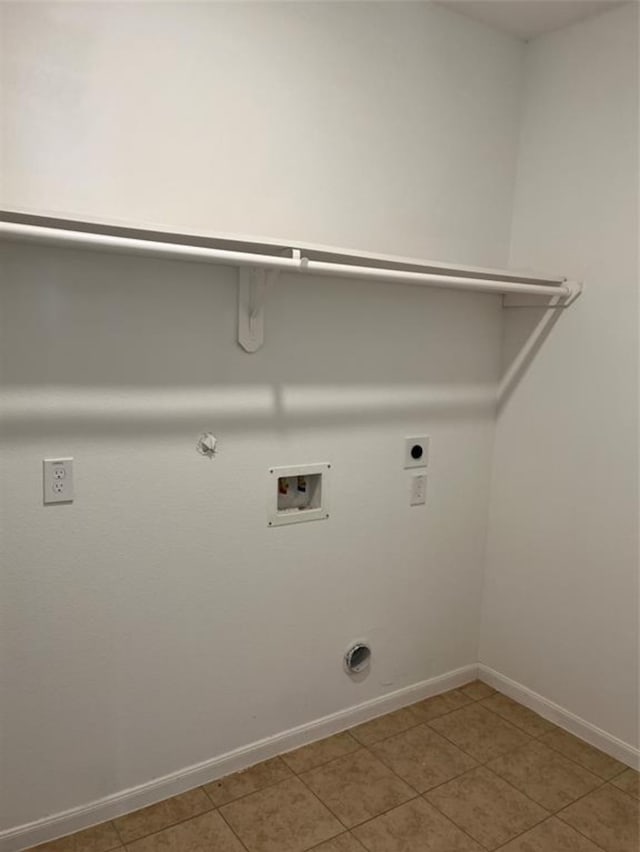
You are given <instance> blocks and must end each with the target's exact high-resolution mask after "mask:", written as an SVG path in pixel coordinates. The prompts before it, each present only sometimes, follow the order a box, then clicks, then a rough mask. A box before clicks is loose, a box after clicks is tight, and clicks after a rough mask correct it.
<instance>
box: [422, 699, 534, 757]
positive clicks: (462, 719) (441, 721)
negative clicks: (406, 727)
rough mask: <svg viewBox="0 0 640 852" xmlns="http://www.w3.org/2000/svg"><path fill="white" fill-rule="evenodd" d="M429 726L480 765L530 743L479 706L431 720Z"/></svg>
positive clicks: (473, 705) (510, 726)
mask: <svg viewBox="0 0 640 852" xmlns="http://www.w3.org/2000/svg"><path fill="white" fill-rule="evenodd" d="M429 725H430V727H432V728H433V729H434V730H435V731H437V732H438V733H439V734H442V736H443V737H446V738H447V739H448V740H451V741H452V742H453V743H455V745H457V746H458V747H459V748H461V749H462V750H463V751H466V752H467V753H468V754H470V755H471V756H472V757H475V759H476V760H479V761H480V762H481V763H482V762H484V761H485V760H490V759H491V758H492V757H497V756H498V755H500V754H504V753H505V752H506V751H510V750H512V749H514V748H517V747H518V746H521V745H524V744H525V743H527V742H529V741H530V738H529V737H528V736H527V734H525V733H524V731H521V730H520V729H519V728H514V726H513V725H511V724H510V723H509V722H505V720H504V719H501V718H500V717H499V716H496V714H495V713H492V712H491V711H490V710H487V709H486V708H485V707H482V706H481V705H480V704H470V705H469V706H468V707H463V708H462V709H461V710H455V711H454V712H453V713H448V714H447V715H446V716H440V718H438V719H432V721H431V722H429Z"/></svg>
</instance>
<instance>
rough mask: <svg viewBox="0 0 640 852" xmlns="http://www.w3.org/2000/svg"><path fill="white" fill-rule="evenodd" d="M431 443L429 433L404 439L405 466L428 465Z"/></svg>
mask: <svg viewBox="0 0 640 852" xmlns="http://www.w3.org/2000/svg"><path fill="white" fill-rule="evenodd" d="M429 443H430V439H429V436H428V435H418V436H417V437H415V438H405V439H404V466H405V468H410V467H426V466H427V464H428V462H429Z"/></svg>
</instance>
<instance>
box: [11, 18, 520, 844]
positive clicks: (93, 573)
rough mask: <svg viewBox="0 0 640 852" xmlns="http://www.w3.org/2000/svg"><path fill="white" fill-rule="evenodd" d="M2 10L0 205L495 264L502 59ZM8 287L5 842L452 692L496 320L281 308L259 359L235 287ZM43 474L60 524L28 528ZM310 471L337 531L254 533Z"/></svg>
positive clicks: (468, 613) (447, 302)
mask: <svg viewBox="0 0 640 852" xmlns="http://www.w3.org/2000/svg"><path fill="white" fill-rule="evenodd" d="M1 11H2V15H3V17H4V33H5V43H4V45H3V51H2V61H3V63H4V64H3V68H2V79H3V87H4V91H3V99H2V104H3V116H2V117H3V126H4V139H3V143H4V144H3V178H4V189H3V204H4V206H7V207H13V208H16V209H21V210H29V211H32V212H40V213H46V212H55V213H58V214H63V215H64V214H66V215H73V216H77V217H85V218H96V219H111V220H126V221H129V222H134V223H140V224H144V223H150V222H154V223H160V224H163V225H167V226H169V227H176V228H187V229H188V228H193V229H202V230H204V231H207V230H216V229H222V230H225V231H240V232H243V231H246V232H262V233H265V234H267V235H270V236H274V237H284V238H286V237H290V238H302V239H305V240H310V241H316V242H328V243H335V244H338V245H345V246H352V247H362V248H369V249H373V250H387V251H394V252H414V253H418V254H421V255H424V256H427V257H428V256H431V257H433V258H440V259H443V260H451V261H459V262H469V263H488V264H494V265H500V264H504V263H505V262H506V260H507V257H506V254H507V247H508V237H509V222H510V212H511V209H510V199H511V191H512V184H513V178H514V173H515V159H516V142H517V138H516V137H517V123H518V99H519V81H520V71H521V58H522V45H520V44H519V43H517V42H516V41H514V40H511V39H510V38H508V37H506V36H502V35H499V34H497V33H493V32H491V31H490V30H489V29H487V28H484V27H482V26H479V25H476V24H474V23H472V22H470V21H467V20H465V19H464V18H462V17H459V16H457V15H455V14H453V13H449V12H447V11H446V10H442V9H438V8H437V7H430V6H420V5H417V4H397V3H392V4H390V5H385V4H372V5H368V4H367V5H364V4H353V5H341V4H320V5H313V4H284V5H278V4H272V3H269V4H260V5H258V6H250V5H247V4H237V5H235V6H233V7H230V6H224V5H220V4H196V3H194V4H184V3H183V4H179V5H172V4H154V5H153V6H151V5H149V4H140V5H131V4H128V5H120V4H118V5H115V4H109V6H101V5H99V4H86V5H84V4H82V5H81V4H59V5H58V4H6V3H5V4H2V7H1ZM4 264H5V265H4V272H5V274H4V276H3V281H2V289H1V293H2V296H1V298H2V311H1V317H2V338H1V345H2V350H1V363H2V382H3V385H2V388H3V402H2V410H3V412H4V417H5V423H4V428H3V445H2V457H1V464H2V470H1V481H2V483H3V492H2V510H3V522H2V523H3V537H2V548H3V553H2V566H3V571H4V577H3V581H2V582H3V595H2V597H1V603H0V606H2V611H1V615H2V618H1V623H2V637H1V639H2V641H1V642H0V647H1V648H2V651H1V653H2V655H3V657H2V665H3V679H4V681H5V683H6V685H7V689H6V694H5V696H4V698H3V702H4V704H3V725H4V731H5V732H6V738H5V744H4V754H3V758H2V760H3V771H2V776H1V782H0V783H2V785H3V788H2V790H1V791H0V802H1V807H2V816H1V821H0V825H1V826H2V827H5V828H6V827H9V826H13V825H18V824H21V823H25V822H28V821H31V820H34V819H37V818H40V817H43V816H44V815H46V814H51V813H56V812H59V811H61V810H63V809H65V808H70V807H73V806H78V805H83V804H85V803H87V802H90V801H92V800H95V799H98V798H99V797H102V796H105V795H107V794H110V793H113V792H116V791H120V790H123V789H125V788H128V787H130V786H133V785H137V784H142V783H145V782H147V781H149V780H151V779H153V778H155V777H158V776H161V775H163V774H165V773H169V772H173V771H176V770H179V769H181V768H183V767H186V766H189V765H190V764H193V763H196V762H199V761H202V760H206V759H208V758H212V757H214V756H216V755H218V754H221V753H222V752H225V751H227V750H229V749H232V748H234V747H237V746H241V745H244V744H247V743H250V742H252V741H254V740H256V739H258V738H260V737H264V736H267V735H270V734H273V733H276V732H279V731H282V730H285V729H287V728H290V727H291V726H294V725H298V724H301V723H304V722H307V721H310V720H312V719H315V718H318V717H321V716H323V715H324V714H327V713H331V712H333V711H336V710H338V709H340V708H345V707H348V706H350V705H353V704H356V703H358V702H361V701H365V700H367V699H369V698H373V697H375V696H378V695H381V694H384V693H386V692H389V691H391V690H394V689H397V688H400V687H403V686H405V685H409V684H413V683H416V682H419V681H421V680H423V679H425V678H429V677H432V676H434V675H437V674H440V673H442V672H446V671H449V670H451V669H454V668H456V667H458V666H461V665H465V664H468V663H473V662H475V660H476V659H477V633H478V613H479V603H480V585H481V572H482V564H483V556H484V546H485V533H486V529H485V528H486V507H487V501H488V487H489V472H490V456H491V446H492V438H493V415H494V410H493V399H494V390H495V382H496V381H497V378H498V374H499V349H500V308H499V305H498V301H497V299H494V298H493V297H475V296H470V295H465V294H459V295H446V294H441V293H440V294H439V293H436V292H432V293H426V292H424V291H423V290H421V289H418V288H416V289H412V288H398V287H392V286H388V285H366V284H362V283H358V284H353V283H347V282H340V281H329V280H323V281H317V282H316V281H311V280H304V281H301V280H297V279H295V278H286V279H284V278H283V280H282V281H281V283H280V284H279V285H278V287H277V288H276V290H275V291H274V292H273V294H272V296H271V297H270V300H269V304H268V309H267V310H268V327H267V343H266V346H265V348H264V349H263V350H262V351H261V352H259V353H258V354H256V355H254V356H249V355H247V354H245V353H244V352H242V351H241V350H240V349H239V348H238V347H237V344H236V342H235V337H234V325H235V315H236V307H235V305H236V293H235V283H234V282H235V274H234V273H233V272H232V271H231V270H223V269H218V270H214V269H212V268H211V267H205V266H199V265H196V264H191V265H190V264H181V263H178V262H169V261H159V260H142V259H139V258H124V257H115V256H100V255H97V254H91V253H86V252H77V253H76V252H74V251H70V250H59V249H58V250H54V249H50V248H48V249H47V248H39V249H37V250H31V251H29V252H27V251H26V250H25V249H24V248H23V247H17V246H13V247H9V248H5V255H4ZM205 429H211V430H213V431H214V432H215V434H216V435H218V436H219V438H220V454H219V456H218V458H217V459H216V460H215V461H212V462H210V461H207V460H205V459H203V458H201V457H200V456H198V455H197V454H196V452H195V449H194V445H195V441H196V438H197V436H198V434H199V433H200V432H201V431H203V430H205ZM422 432H428V433H430V434H431V435H432V441H433V444H432V447H433V454H432V465H431V469H430V480H429V503H428V506H427V507H426V508H424V509H423V508H417V509H416V508H409V506H408V475H407V473H406V472H405V471H403V470H402V467H401V457H402V451H403V438H404V436H405V435H411V434H415V433H418V434H419V433H422ZM67 454H68V455H72V456H73V457H74V458H75V464H76V477H77V497H76V501H75V503H74V504H73V505H71V506H58V507H47V508H44V507H43V506H42V505H41V482H40V477H41V459H42V458H44V457H48V456H53V457H55V456H59V455H67ZM313 461H330V462H332V463H333V493H332V512H331V518H330V519H329V520H328V521H326V522H316V523H311V524H305V525H299V526H290V527H282V528H279V529H268V528H267V526H266V500H265V480H266V477H267V474H266V470H267V467H268V466H269V465H278V464H289V463H303V462H313ZM360 636H365V637H369V638H370V639H371V641H372V643H373V646H374V663H373V670H372V672H371V675H370V677H369V678H368V679H366V680H365V681H363V682H362V683H358V684H353V683H351V682H350V681H349V680H348V679H347V677H346V676H345V675H344V673H343V671H342V669H341V657H342V653H343V650H344V648H345V646H346V645H347V643H348V642H349V641H350V640H352V639H353V638H357V637H360Z"/></svg>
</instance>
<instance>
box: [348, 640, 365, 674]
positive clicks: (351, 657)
mask: <svg viewBox="0 0 640 852" xmlns="http://www.w3.org/2000/svg"><path fill="white" fill-rule="evenodd" d="M370 662H371V648H370V647H369V646H368V645H367V644H366V643H365V642H356V644H355V645H352V646H351V647H350V648H349V650H348V651H347V653H346V654H345V655H344V667H345V668H346V670H347V671H348V672H349V674H359V673H360V672H363V671H365V669H368V668H369V663H370Z"/></svg>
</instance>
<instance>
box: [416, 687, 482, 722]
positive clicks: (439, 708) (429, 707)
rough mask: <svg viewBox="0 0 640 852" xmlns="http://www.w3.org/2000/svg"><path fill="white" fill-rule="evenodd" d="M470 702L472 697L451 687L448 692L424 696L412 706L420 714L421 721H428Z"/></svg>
mask: <svg viewBox="0 0 640 852" xmlns="http://www.w3.org/2000/svg"><path fill="white" fill-rule="evenodd" d="M471 703H472V699H471V698H468V697H467V696H466V695H465V694H464V693H463V692H461V691H460V690H459V689H451V690H449V692H442V693H441V694H440V695H434V696H433V698H425V700H424V701H419V702H418V703H417V704H413V705H412V707H413V709H414V710H415V711H416V712H417V713H418V714H419V715H420V718H421V719H422V721H423V722H429V721H430V720H431V719H437V718H438V716H444V714H445V713H451V711H452V710H459V709H460V708H461V707H466V705H467V704H471Z"/></svg>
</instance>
